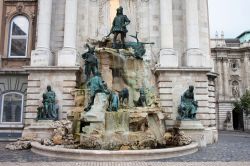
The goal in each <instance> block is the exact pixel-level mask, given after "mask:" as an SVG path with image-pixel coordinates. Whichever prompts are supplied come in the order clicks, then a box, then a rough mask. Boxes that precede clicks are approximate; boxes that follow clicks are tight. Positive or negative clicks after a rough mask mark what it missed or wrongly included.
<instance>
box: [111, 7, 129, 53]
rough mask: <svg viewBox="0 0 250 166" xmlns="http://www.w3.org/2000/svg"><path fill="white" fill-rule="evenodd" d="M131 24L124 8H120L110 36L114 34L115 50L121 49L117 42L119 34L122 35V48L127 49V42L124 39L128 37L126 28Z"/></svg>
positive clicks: (117, 10)
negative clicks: (124, 12)
mask: <svg viewBox="0 0 250 166" xmlns="http://www.w3.org/2000/svg"><path fill="white" fill-rule="evenodd" d="M129 23H130V20H129V19H128V17H127V16H126V15H124V14H123V8H122V7H119V8H118V9H116V16H115V18H114V20H113V24H112V28H111V31H110V34H111V33H113V34H114V38H113V48H115V49H117V48H119V47H118V46H117V42H116V40H117V36H118V34H120V35H121V42H122V48H125V40H124V39H125V37H126V33H127V32H128V30H127V28H126V26H127V25H128V24H129ZM110 34H109V35H110ZM109 35H108V36H109Z"/></svg>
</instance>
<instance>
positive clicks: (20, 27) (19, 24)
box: [12, 16, 29, 36]
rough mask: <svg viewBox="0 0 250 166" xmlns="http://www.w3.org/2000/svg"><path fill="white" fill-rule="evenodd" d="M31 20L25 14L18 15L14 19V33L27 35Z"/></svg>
mask: <svg viewBox="0 0 250 166" xmlns="http://www.w3.org/2000/svg"><path fill="white" fill-rule="evenodd" d="M28 29H29V21H28V20H27V18H26V17H24V16H17V17H15V18H14V19H13V20H12V35H25V36H26V35H27V34H28Z"/></svg>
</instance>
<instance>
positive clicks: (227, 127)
mask: <svg viewBox="0 0 250 166" xmlns="http://www.w3.org/2000/svg"><path fill="white" fill-rule="evenodd" d="M223 129H224V130H229V131H230V130H234V128H233V123H231V122H229V123H224V124H223Z"/></svg>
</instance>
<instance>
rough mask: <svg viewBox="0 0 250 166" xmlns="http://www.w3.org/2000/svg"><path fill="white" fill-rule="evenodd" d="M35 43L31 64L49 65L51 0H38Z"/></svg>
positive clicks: (50, 57)
mask: <svg viewBox="0 0 250 166" xmlns="http://www.w3.org/2000/svg"><path fill="white" fill-rule="evenodd" d="M38 8H39V11H38V23H37V28H38V30H37V45H36V49H35V50H33V51H32V52H31V66H51V65H52V54H51V52H50V31H51V14H52V0H39V4H38Z"/></svg>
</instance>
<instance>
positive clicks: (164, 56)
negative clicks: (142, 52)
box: [159, 0, 178, 67]
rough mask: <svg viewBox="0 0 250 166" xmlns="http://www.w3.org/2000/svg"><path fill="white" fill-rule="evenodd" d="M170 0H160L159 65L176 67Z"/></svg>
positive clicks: (176, 59) (176, 58) (176, 57)
mask: <svg viewBox="0 0 250 166" xmlns="http://www.w3.org/2000/svg"><path fill="white" fill-rule="evenodd" d="M172 5H173V4H172V0H160V28H161V51H160V59H159V63H160V66H161V67H178V56H177V54H176V52H175V51H174V49H173V47H174V37H173V7H172Z"/></svg>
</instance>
